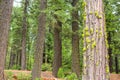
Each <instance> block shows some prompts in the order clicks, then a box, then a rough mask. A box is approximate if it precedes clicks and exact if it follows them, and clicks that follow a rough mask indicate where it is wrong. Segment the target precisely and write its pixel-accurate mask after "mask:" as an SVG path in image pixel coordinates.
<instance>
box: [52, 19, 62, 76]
mask: <svg viewBox="0 0 120 80" xmlns="http://www.w3.org/2000/svg"><path fill="white" fill-rule="evenodd" d="M61 29H62V23H61V22H59V21H57V22H56V23H55V25H54V59H53V76H55V77H57V73H58V70H59V68H60V67H61V66H62V43H61V36H60V32H61Z"/></svg>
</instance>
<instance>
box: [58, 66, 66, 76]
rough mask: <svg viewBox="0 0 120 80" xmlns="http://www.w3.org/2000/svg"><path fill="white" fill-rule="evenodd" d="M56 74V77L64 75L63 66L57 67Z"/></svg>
mask: <svg viewBox="0 0 120 80" xmlns="http://www.w3.org/2000/svg"><path fill="white" fill-rule="evenodd" d="M57 76H58V78H64V77H65V75H64V70H63V68H59V70H58V74H57Z"/></svg>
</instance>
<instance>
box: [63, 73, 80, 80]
mask: <svg viewBox="0 0 120 80" xmlns="http://www.w3.org/2000/svg"><path fill="white" fill-rule="evenodd" d="M65 80H79V79H78V77H77V75H76V74H75V73H71V74H70V75H68V76H66V78H65Z"/></svg>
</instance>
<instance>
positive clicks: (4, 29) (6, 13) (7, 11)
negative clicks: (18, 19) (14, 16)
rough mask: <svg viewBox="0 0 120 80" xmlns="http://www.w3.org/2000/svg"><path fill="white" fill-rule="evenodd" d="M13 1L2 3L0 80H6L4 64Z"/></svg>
mask: <svg viewBox="0 0 120 80" xmlns="http://www.w3.org/2000/svg"><path fill="white" fill-rule="evenodd" d="M12 4H13V0H1V1H0V80H4V64H5V55H6V49H7V40H8V31H9V23H10V16H11V10H12Z"/></svg>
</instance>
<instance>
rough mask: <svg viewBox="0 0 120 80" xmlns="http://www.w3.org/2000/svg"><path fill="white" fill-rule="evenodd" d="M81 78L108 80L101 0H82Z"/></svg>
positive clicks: (105, 38)
mask: <svg viewBox="0 0 120 80" xmlns="http://www.w3.org/2000/svg"><path fill="white" fill-rule="evenodd" d="M83 6H84V7H85V12H84V23H85V27H84V31H83V33H84V48H83V51H84V54H83V59H84V60H83V61H84V62H83V64H84V65H83V77H82V80H109V65H108V54H107V47H106V46H107V45H108V43H107V37H106V27H105V16H104V9H103V2H102V0H84V2H83Z"/></svg>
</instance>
